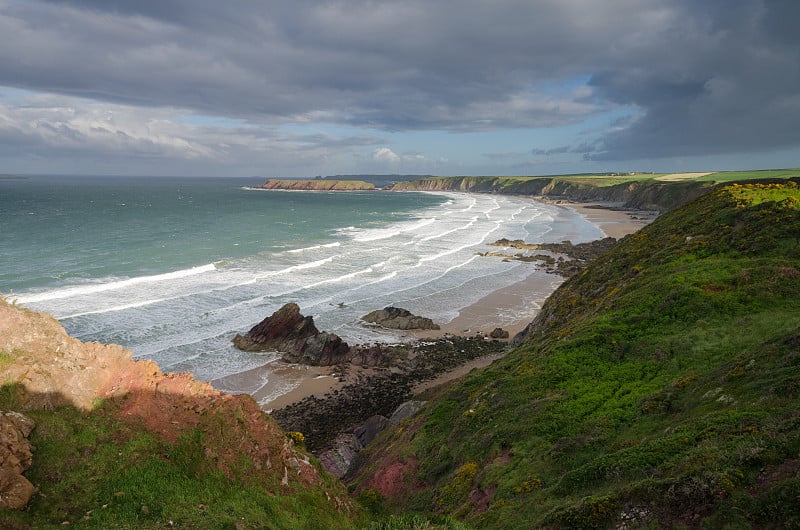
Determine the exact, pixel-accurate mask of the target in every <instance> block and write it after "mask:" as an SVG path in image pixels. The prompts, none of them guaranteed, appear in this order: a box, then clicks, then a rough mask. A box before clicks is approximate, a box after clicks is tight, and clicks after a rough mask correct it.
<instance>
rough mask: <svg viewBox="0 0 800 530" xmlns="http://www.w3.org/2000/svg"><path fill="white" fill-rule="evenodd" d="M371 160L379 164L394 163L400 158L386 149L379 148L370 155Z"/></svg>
mask: <svg viewBox="0 0 800 530" xmlns="http://www.w3.org/2000/svg"><path fill="white" fill-rule="evenodd" d="M372 158H373V159H375V160H378V161H381V162H389V163H395V162H399V161H400V157H399V156H398V155H397V153H395V152H394V151H392V150H391V149H389V148H388V147H379V148H378V149H375V152H374V153H372Z"/></svg>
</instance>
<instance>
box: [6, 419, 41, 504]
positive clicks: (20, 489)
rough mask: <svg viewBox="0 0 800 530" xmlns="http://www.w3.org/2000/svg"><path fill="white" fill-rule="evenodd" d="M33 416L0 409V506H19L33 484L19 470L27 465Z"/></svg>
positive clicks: (32, 488) (29, 494) (28, 463)
mask: <svg viewBox="0 0 800 530" xmlns="http://www.w3.org/2000/svg"><path fill="white" fill-rule="evenodd" d="M33 427H34V423H33V420H31V419H30V418H28V417H27V416H24V415H22V414H20V413H18V412H0V508H6V509H11V510H19V509H21V508H23V507H24V506H25V505H26V504H28V500H29V499H30V498H31V495H33V494H34V492H35V491H36V488H35V487H34V486H33V484H31V483H30V481H29V480H28V479H27V478H25V477H24V476H23V475H22V474H23V473H24V472H25V471H26V470H27V469H28V468H29V467H31V462H32V453H31V450H32V447H31V443H30V442H29V441H28V436H29V435H30V434H31V431H33Z"/></svg>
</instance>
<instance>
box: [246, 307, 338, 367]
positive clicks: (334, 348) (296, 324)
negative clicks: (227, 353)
mask: <svg viewBox="0 0 800 530" xmlns="http://www.w3.org/2000/svg"><path fill="white" fill-rule="evenodd" d="M233 345H234V346H236V347H237V348H239V349H240V350H244V351H271V350H272V351H278V352H281V353H282V354H283V359H284V360H285V361H287V362H293V363H303V364H310V365H315V366H316V365H319V366H328V365H333V364H338V363H340V362H343V361H346V360H347V357H348V353H349V351H350V347H349V346H348V345H347V343H346V342H344V341H343V340H342V339H341V338H340V337H339V336H338V335H335V334H333V333H325V332H320V331H319V330H318V329H317V327H316V326H315V325H314V318H313V317H310V316H307V317H306V316H303V315H302V314H300V307H299V306H298V305H297V304H294V303H288V304H286V305H284V306H283V307H281V308H280V309H278V310H277V311H276V312H275V313H273V314H272V315H271V316H269V317H267V318H265V319H264V320H262V321H261V322H259V323H258V324H256V325H255V326H253V328H252V329H250V331H248V332H247V333H246V334H245V335H238V334H237V335H236V336H235V337H234V338H233Z"/></svg>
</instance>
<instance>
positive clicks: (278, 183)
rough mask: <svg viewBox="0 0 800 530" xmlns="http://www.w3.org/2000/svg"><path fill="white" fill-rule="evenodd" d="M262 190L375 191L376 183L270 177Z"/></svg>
mask: <svg viewBox="0 0 800 530" xmlns="http://www.w3.org/2000/svg"><path fill="white" fill-rule="evenodd" d="M256 188H257V189H262V190H290V191H375V190H376V188H375V185H374V184H371V183H369V182H364V181H363V180H327V179H313V180H293V179H269V180H268V181H266V182H265V183H264V184H262V185H261V186H256Z"/></svg>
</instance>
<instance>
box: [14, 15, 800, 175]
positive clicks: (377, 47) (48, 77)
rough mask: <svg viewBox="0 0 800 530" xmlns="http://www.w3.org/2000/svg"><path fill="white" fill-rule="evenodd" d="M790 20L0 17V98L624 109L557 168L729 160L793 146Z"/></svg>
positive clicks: (395, 124)
mask: <svg viewBox="0 0 800 530" xmlns="http://www.w3.org/2000/svg"><path fill="white" fill-rule="evenodd" d="M797 20H800V2H797V1H796V0H708V1H703V2H698V1H696V0H674V1H671V2H664V1H661V0H617V1H607V2H594V1H589V0H541V1H538V2H531V1H529V0H520V1H512V0H507V1H496V2H485V1H472V2H470V1H464V0H461V1H454V0H453V1H444V0H443V1H422V0H418V1H413V0H409V1H406V2H395V1H388V0H387V1H366V0H363V1H362V0H353V1H348V2H313V1H308V2H295V1H283V2H282V1H272V2H261V1H256V0H249V1H239V2H219V1H213V2H212V1H209V0H192V1H189V0H183V1H175V0H173V1H133V0H132V1H122V0H111V1H109V0H51V1H48V2H44V1H37V0H27V1H24V2H23V1H18V0H0V44H2V45H1V46H0V85H5V86H13V87H18V88H26V89H30V90H35V91H47V92H51V93H60V94H69V95H78V96H82V97H88V98H92V99H95V100H101V101H110V102H116V103H125V104H133V105H139V106H145V107H178V108H186V109H191V110H193V111H195V112H198V113H206V114H209V115H216V116H227V117H236V118H240V119H244V120H246V121H250V122H252V123H259V124H264V123H266V124H270V125H278V124H280V123H283V122H292V123H313V122H327V123H334V124H346V125H355V126H360V127H367V128H372V129H379V130H387V131H397V130H430V129H437V130H448V131H491V130H502V129H509V128H530V127H557V126H560V125H565V124H579V123H581V122H582V121H583V120H585V119H587V118H588V117H592V116H600V115H602V114H603V113H606V112H609V111H613V110H614V109H625V110H626V111H627V112H629V113H630V114H633V115H635V117H636V118H637V119H635V120H634V121H633V122H632V123H631V124H629V125H626V126H624V127H616V128H613V130H610V131H609V132H606V133H604V134H602V135H601V136H600V137H599V138H598V139H597V140H596V141H595V142H592V143H591V144H590V147H587V146H586V145H580V146H577V145H576V146H572V147H571V148H570V150H566V151H565V152H575V151H585V152H586V155H585V156H586V157H587V158H589V159H602V160H619V159H634V158H643V157H656V158H657V157H670V156H684V155H689V154H714V153H726V152H739V151H741V150H748V149H767V148H775V147H782V146H797V145H800V127H798V118H797V116H800V94H799V93H798V87H800V67H799V66H798V65H800V46H798V37H797V32H796V30H795V28H794V25H795V22H796V21H797ZM586 79H589V81H588V83H584V82H583V81H585V80H586ZM354 141H355V142H356V144H357V143H358V142H359V140H358V139H355V140H354ZM370 141H372V140H370V139H367V140H365V142H367V144H368V143H369V142H370ZM348 142H349V141H348ZM583 142H585V139H583V138H582V139H581V143H582V144H583ZM364 145H366V144H364Z"/></svg>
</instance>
